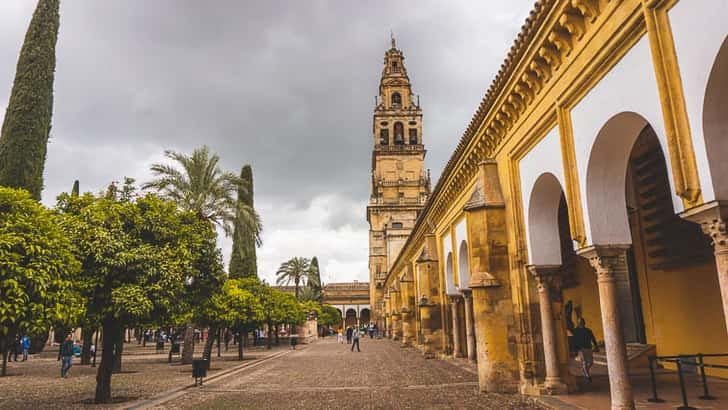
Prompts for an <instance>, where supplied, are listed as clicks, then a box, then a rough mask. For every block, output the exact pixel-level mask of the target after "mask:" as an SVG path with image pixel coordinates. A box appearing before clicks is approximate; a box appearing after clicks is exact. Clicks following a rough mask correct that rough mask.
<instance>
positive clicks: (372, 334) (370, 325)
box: [369, 322, 374, 339]
mask: <svg viewBox="0 0 728 410" xmlns="http://www.w3.org/2000/svg"><path fill="white" fill-rule="evenodd" d="M369 338H370V339H374V323H373V322H369Z"/></svg>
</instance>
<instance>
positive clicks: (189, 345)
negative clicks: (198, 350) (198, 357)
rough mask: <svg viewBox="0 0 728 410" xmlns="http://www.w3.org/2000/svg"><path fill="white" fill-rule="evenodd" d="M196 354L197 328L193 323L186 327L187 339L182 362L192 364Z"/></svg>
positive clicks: (183, 348)
mask: <svg viewBox="0 0 728 410" xmlns="http://www.w3.org/2000/svg"><path fill="white" fill-rule="evenodd" d="M194 354H195V328H194V326H192V324H191V323H189V324H188V325H187V328H185V340H184V346H183V347H182V364H191V363H192V358H193V356H194Z"/></svg>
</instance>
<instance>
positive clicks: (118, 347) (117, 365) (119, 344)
mask: <svg viewBox="0 0 728 410" xmlns="http://www.w3.org/2000/svg"><path fill="white" fill-rule="evenodd" d="M125 333H126V330H124V329H123V328H122V329H120V331H119V337H118V338H117V339H116V343H115V344H114V367H113V369H114V373H121V355H122V353H124V340H125V336H126V335H125Z"/></svg>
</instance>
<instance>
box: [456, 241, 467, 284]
mask: <svg viewBox="0 0 728 410" xmlns="http://www.w3.org/2000/svg"><path fill="white" fill-rule="evenodd" d="M458 279H460V280H459V282H458V283H459V284H460V286H459V287H460V289H470V254H469V252H468V241H466V240H462V241H460V247H459V248H458Z"/></svg>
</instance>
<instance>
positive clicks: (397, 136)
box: [367, 37, 430, 329]
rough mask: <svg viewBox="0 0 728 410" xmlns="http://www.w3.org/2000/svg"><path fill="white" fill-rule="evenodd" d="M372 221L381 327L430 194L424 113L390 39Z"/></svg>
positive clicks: (376, 140) (378, 112) (376, 121)
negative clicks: (392, 284) (400, 261)
mask: <svg viewBox="0 0 728 410" xmlns="http://www.w3.org/2000/svg"><path fill="white" fill-rule="evenodd" d="M372 136H373V139H372V145H373V150H372V174H371V196H370V198H369V206H367V221H368V222H369V290H370V303H371V307H372V314H373V320H375V321H377V325H378V326H379V328H380V329H382V325H383V322H382V317H381V314H380V313H381V312H382V311H383V296H384V288H383V286H384V279H385V278H386V276H387V272H389V269H390V268H391V266H392V264H393V263H394V261H395V259H396V258H397V255H398V254H399V251H400V250H401V249H402V246H403V245H404V243H405V241H406V240H407V237H408V236H409V234H410V232H411V231H412V228H413V227H414V225H415V220H416V219H417V216H418V214H419V212H420V210H421V209H422V208H423V207H424V206H425V203H426V202H427V198H428V197H429V195H430V175H429V170H428V171H425V168H424V162H425V146H424V145H423V140H422V110H421V109H420V104H419V98H417V99H416V98H415V96H414V95H413V94H412V85H411V84H410V79H409V77H408V76H407V69H406V68H405V66H404V55H403V54H402V51H401V50H398V49H397V47H396V44H395V41H394V37H393V38H392V47H391V48H390V49H389V50H387V51H386V53H385V54H384V67H383V69H382V78H381V80H380V82H379V95H378V96H377V98H376V100H375V107H374V116H373V121H372Z"/></svg>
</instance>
